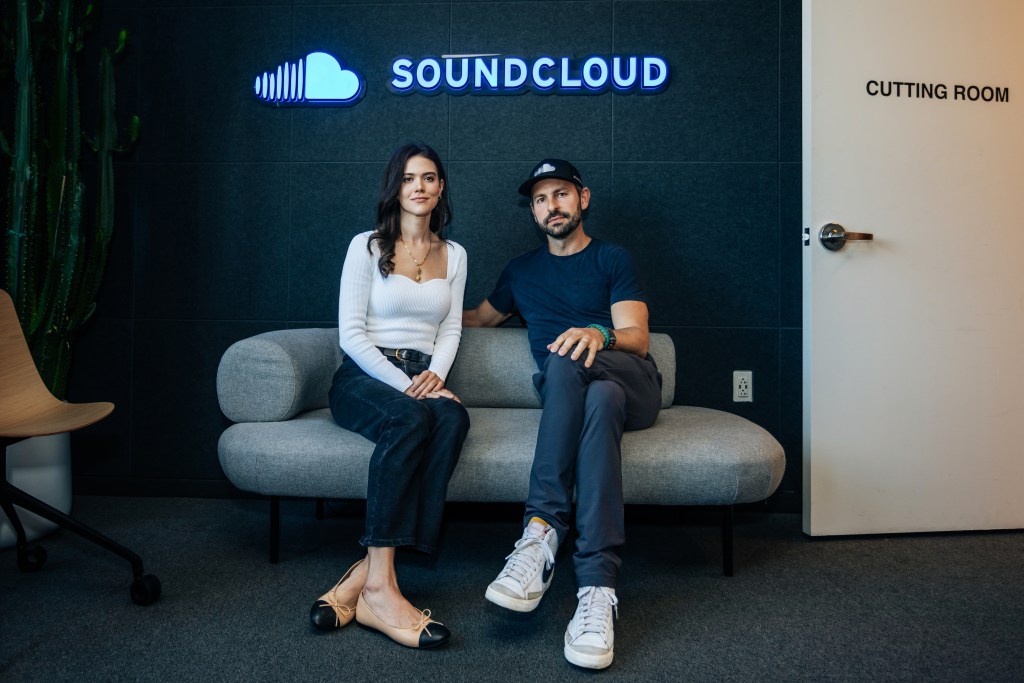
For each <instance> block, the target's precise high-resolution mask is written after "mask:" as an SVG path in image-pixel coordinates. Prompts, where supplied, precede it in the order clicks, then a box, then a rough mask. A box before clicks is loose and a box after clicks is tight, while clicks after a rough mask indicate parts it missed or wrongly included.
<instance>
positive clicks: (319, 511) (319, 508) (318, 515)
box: [316, 498, 324, 519]
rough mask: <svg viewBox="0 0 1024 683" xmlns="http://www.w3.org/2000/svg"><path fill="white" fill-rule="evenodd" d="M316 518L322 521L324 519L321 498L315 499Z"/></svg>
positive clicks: (322, 500)
mask: <svg viewBox="0 0 1024 683" xmlns="http://www.w3.org/2000/svg"><path fill="white" fill-rule="evenodd" d="M316 518H317V519H323V518H324V499H323V498H317V499H316Z"/></svg>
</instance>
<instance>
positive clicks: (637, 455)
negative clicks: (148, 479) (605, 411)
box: [218, 406, 785, 505]
mask: <svg viewBox="0 0 1024 683" xmlns="http://www.w3.org/2000/svg"><path fill="white" fill-rule="evenodd" d="M469 415H470V424H471V427H470V430H469V435H468V436H467V438H466V443H465V446H464V448H463V452H462V458H461V459H460V461H459V465H458V467H457V468H456V470H455V474H454V475H453V477H452V480H451V484H450V485H449V487H448V499H449V500H455V501H479V502H522V501H524V500H525V499H526V493H527V488H528V486H529V476H530V465H531V463H532V461H533V449H534V443H535V441H536V438H537V426H538V424H539V423H540V410H539V409H515V410H510V409H504V408H469ZM218 451H219V453H220V462H221V466H222V467H223V468H224V472H225V474H226V475H227V477H228V479H230V480H231V482H232V483H233V484H234V485H235V486H237V487H239V488H240V489H243V490H245V491H251V492H253V493H260V494H263V495H270V496H302V497H317V498H349V499H355V498H365V496H366V480H367V472H368V469H369V460H370V455H371V453H372V451H373V444H372V443H370V442H369V441H367V440H366V439H364V438H363V437H361V436H359V435H358V434H355V433H353V432H349V431H347V430H345V429H343V428H341V427H339V426H338V425H337V424H335V422H334V420H333V419H332V418H331V415H330V412H329V411H328V410H326V409H320V410H314V411H311V412H307V413H305V414H303V415H300V416H298V417H296V418H294V419H291V420H287V421H284V422H263V423H247V424H237V425H234V426H232V427H229V428H228V429H227V430H226V431H225V432H224V433H223V434H222V435H221V439H220V444H219V448H218ZM784 466H785V456H784V454H783V452H782V447H781V446H780V445H779V443H778V442H777V441H776V440H775V439H774V438H773V437H772V436H771V434H769V433H768V432H766V431H765V430H764V429H762V428H761V427H758V426H757V425H755V424H753V423H752V422H750V421H748V420H746V419H744V418H742V417H739V416H736V415H733V414H731V413H725V412H722V411H718V410H711V409H708V408H696V407H689V406H673V407H671V408H669V409H667V410H662V411H661V412H660V413H659V415H658V420H657V422H655V424H654V425H653V426H652V427H650V428H648V429H645V430H641V431H638V432H626V434H625V436H624V437H623V439H622V481H623V493H624V495H625V500H626V502H627V503H646V504H664V505H705V504H706V505H723V504H733V503H748V502H755V501H759V500H763V499H764V498H766V497H767V496H768V495H770V494H771V493H772V492H773V491H774V490H775V488H776V487H777V486H778V484H779V482H780V481H781V479H782V472H783V468H784Z"/></svg>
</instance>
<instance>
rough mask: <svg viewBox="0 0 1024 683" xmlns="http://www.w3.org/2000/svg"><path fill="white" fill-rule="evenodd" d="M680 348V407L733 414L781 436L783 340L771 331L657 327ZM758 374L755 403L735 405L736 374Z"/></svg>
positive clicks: (677, 372) (678, 354)
mask: <svg viewBox="0 0 1024 683" xmlns="http://www.w3.org/2000/svg"><path fill="white" fill-rule="evenodd" d="M652 330H654V331H656V332H665V333H667V334H668V335H669V336H671V337H672V341H673V342H674V343H675V346H676V396H675V400H674V401H673V403H675V404H678V405H693V406H703V407H705V408H715V409H716V410H724V411H726V412H729V413H734V414H736V415H740V416H742V417H745V418H747V419H748V420H751V421H752V422H755V423H756V424H759V425H761V426H762V427H764V428H765V429H767V430H768V431H769V432H771V433H772V435H774V436H775V437H776V438H778V435H779V336H778V331H777V330H775V329H772V328H760V329H755V328H744V329H735V328H714V327H668V328H662V327H652ZM734 370H750V371H752V372H753V385H754V400H753V402H750V403H734V402H733V400H732V373H733V371H734Z"/></svg>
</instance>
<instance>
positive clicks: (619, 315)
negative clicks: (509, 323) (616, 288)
mask: <svg viewBox="0 0 1024 683" xmlns="http://www.w3.org/2000/svg"><path fill="white" fill-rule="evenodd" d="M484 303H487V302H486V301H485V302H484ZM611 311H612V325H613V326H614V331H615V339H616V341H615V350H616V351H625V352H626V353H635V354H636V355H638V356H641V357H643V356H646V355H647V344H648V341H649V338H650V333H649V332H648V330H647V316H648V313H647V304H645V303H644V302H642V301H619V302H618V303H614V304H612V309H611ZM602 348H604V335H603V334H601V331H600V330H598V329H595V328H593V327H570V328H569V329H568V330H566V331H565V332H563V333H562V334H560V335H558V338H557V339H555V341H553V342H552V343H550V344H548V350H549V351H551V352H552V353H557V354H558V355H560V356H564V355H565V354H567V353H569V352H570V351H571V352H572V356H571V357H572V359H573V360H576V359H578V358H579V357H580V356H581V355H582V354H583V352H584V351H585V352H586V353H587V359H586V360H585V361H584V362H583V365H584V366H586V367H588V368H589V367H590V366H591V364H592V363H593V362H594V356H596V355H597V352H598V351H600V350H601V349H602Z"/></svg>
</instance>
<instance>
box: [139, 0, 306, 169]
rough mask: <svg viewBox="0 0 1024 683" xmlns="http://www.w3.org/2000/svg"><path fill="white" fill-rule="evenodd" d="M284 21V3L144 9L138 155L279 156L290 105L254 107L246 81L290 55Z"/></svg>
mask: <svg viewBox="0 0 1024 683" xmlns="http://www.w3.org/2000/svg"><path fill="white" fill-rule="evenodd" d="M291 25H292V10H291V8H290V7H257V8H250V7H234V8H232V7H216V8H209V9H204V8H193V9H182V8H174V9H149V10H144V11H143V12H142V25H141V29H140V34H141V35H140V36H139V40H138V43H139V47H138V48H137V49H138V55H139V58H140V61H141V64H140V69H141V71H142V75H141V77H140V78H141V80H140V84H139V93H140V95H139V97H140V103H141V104H140V107H139V108H140V115H141V118H142V121H143V122H144V125H145V138H144V142H142V143H140V146H139V150H138V153H139V158H140V159H142V160H144V161H149V162H152V161H217V162H224V161H267V160H284V159H287V158H288V157H289V133H290V131H291V110H289V109H276V108H273V107H265V106H262V105H260V104H259V103H258V102H257V101H256V100H255V98H254V94H253V87H252V85H253V82H254V80H255V78H256V75H257V74H258V73H261V71H262V70H264V69H269V68H270V67H271V65H274V66H276V65H277V64H278V63H279V62H276V61H274V60H282V61H283V60H285V59H286V58H287V57H288V56H289V55H290V48H291V44H292V31H291Z"/></svg>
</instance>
